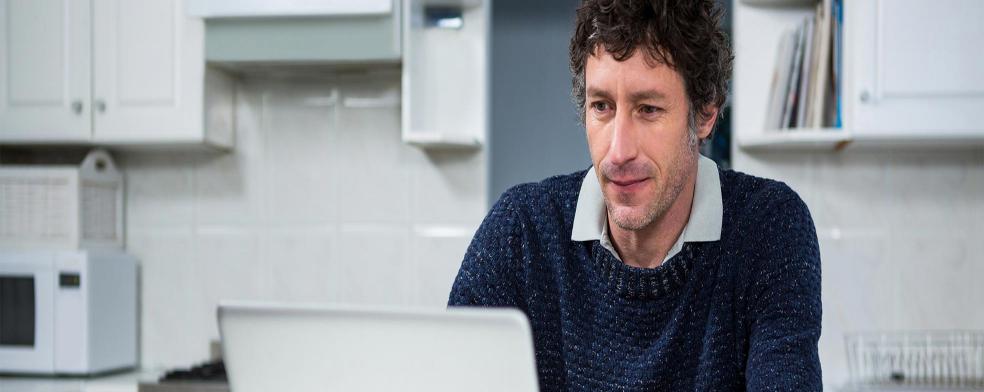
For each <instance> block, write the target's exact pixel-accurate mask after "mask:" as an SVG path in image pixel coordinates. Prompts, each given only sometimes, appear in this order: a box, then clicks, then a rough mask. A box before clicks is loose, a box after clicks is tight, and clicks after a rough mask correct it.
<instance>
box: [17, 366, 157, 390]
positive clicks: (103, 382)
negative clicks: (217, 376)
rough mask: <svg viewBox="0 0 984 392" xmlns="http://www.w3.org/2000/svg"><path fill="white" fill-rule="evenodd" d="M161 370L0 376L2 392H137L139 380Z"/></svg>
mask: <svg viewBox="0 0 984 392" xmlns="http://www.w3.org/2000/svg"><path fill="white" fill-rule="evenodd" d="M163 373H164V371H163V370H137V371H131V372H126V373H117V374H111V375H107V376H98V377H13V376H0V391H2V392H137V384H138V383H139V382H141V381H154V380H157V378H158V377H160V375H161V374H163Z"/></svg>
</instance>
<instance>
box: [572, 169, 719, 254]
mask: <svg viewBox="0 0 984 392" xmlns="http://www.w3.org/2000/svg"><path fill="white" fill-rule="evenodd" d="M723 218H724V204H723V203H722V201H721V178H720V176H719V174H718V168H717V164H716V163H714V161H712V160H710V159H709V158H706V157H704V156H700V158H699V159H698V161H697V184H696V185H695V187H694V200H693V203H692V204H691V207H690V218H689V219H688V221H687V224H686V225H685V226H684V227H683V231H682V232H681V233H680V237H678V238H677V240H676V242H675V243H674V244H673V247H672V248H670V251H669V252H667V253H666V257H665V258H664V259H663V262H664V263H665V262H666V261H668V260H669V259H670V258H671V257H673V256H674V255H676V254H677V253H679V252H680V250H682V249H683V244H684V243H685V242H709V241H717V240H720V239H721V221H722V219H723ZM571 240H572V241H596V240H597V241H601V246H603V247H604V248H605V249H608V251H609V252H611V253H612V255H614V256H615V258H617V259H619V260H620V261H621V260H622V258H621V257H619V255H618V252H617V251H616V250H615V246H614V245H612V241H611V237H610V236H609V235H608V208H607V207H606V206H605V196H604V194H603V193H602V192H601V183H599V182H598V176H597V175H596V174H595V168H594V166H592V167H591V169H589V170H588V173H587V174H585V176H584V180H583V181H581V191H580V194H578V197H577V206H576V207H575V210H574V227H573V229H572V230H571Z"/></svg>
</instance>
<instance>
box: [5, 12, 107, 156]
mask: <svg viewBox="0 0 984 392" xmlns="http://www.w3.org/2000/svg"><path fill="white" fill-rule="evenodd" d="M89 7H90V2H89V0H0V142H42V143H43V142H64V141H88V140H89V138H90V136H91V133H90V130H91V129H92V118H91V111H90V110H89V109H90V107H89V104H90V89H89V88H90V80H91V76H90V70H91V68H90V67H91V61H90V53H91V52H90V43H91V37H92V36H91V17H90V16H89V15H90V14H89Z"/></svg>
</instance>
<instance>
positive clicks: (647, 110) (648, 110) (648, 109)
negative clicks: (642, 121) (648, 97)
mask: <svg viewBox="0 0 984 392" xmlns="http://www.w3.org/2000/svg"><path fill="white" fill-rule="evenodd" d="M639 111H640V112H642V114H657V113H659V112H662V111H663V108H661V107H658V106H652V105H642V107H640V108H639Z"/></svg>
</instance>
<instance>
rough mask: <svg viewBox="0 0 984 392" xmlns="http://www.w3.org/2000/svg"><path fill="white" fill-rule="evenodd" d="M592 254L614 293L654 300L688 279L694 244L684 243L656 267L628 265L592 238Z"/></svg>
mask: <svg viewBox="0 0 984 392" xmlns="http://www.w3.org/2000/svg"><path fill="white" fill-rule="evenodd" d="M592 254H593V257H592V258H593V259H594V261H595V263H596V264H597V266H598V267H599V273H600V274H601V278H602V279H603V280H604V281H605V282H606V283H607V284H608V287H609V289H611V290H612V291H613V292H614V293H616V294H617V295H618V296H620V297H622V298H626V299H636V300H652V299H657V298H662V297H665V296H666V295H667V294H669V293H672V292H673V291H674V290H676V289H677V288H679V287H680V286H683V285H684V283H686V282H687V275H688V274H689V272H690V270H691V266H692V262H691V260H692V259H693V247H692V246H691V245H690V244H684V246H683V249H682V250H681V251H680V253H677V254H676V255H675V256H673V257H671V258H670V259H669V260H667V261H666V262H665V263H663V264H661V265H660V266H658V267H655V268H640V267H633V266H631V265H626V264H625V263H623V262H622V261H621V260H619V259H618V258H616V257H615V255H613V254H612V253H611V252H609V251H608V249H605V247H604V246H602V245H601V242H600V241H592Z"/></svg>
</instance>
